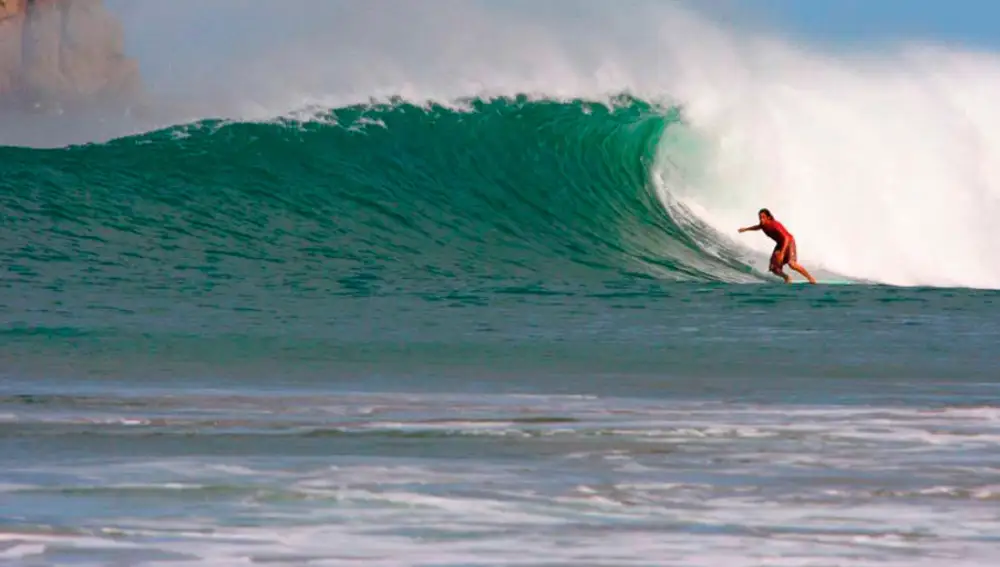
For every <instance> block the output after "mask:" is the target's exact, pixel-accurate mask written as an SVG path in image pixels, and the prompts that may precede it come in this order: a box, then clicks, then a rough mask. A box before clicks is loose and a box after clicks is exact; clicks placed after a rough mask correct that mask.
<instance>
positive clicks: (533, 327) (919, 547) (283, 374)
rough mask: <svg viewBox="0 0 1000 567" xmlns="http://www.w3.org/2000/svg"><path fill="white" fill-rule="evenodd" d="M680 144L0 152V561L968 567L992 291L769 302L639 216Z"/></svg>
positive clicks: (841, 294)
mask: <svg viewBox="0 0 1000 567" xmlns="http://www.w3.org/2000/svg"><path fill="white" fill-rule="evenodd" d="M684 128H685V126H684V120H683V109H670V108H668V109H664V108H661V107H657V106H654V105H650V104H647V103H645V102H643V101H641V100H635V99H629V98H623V99H621V100H619V101H617V104H616V105H613V106H611V107H606V106H603V105H597V104H590V103H586V102H582V101H577V102H554V101H529V100H527V99H514V100H495V101H478V100H472V101H468V102H467V105H466V108H462V109H451V108H446V107H439V106H430V107H416V106H413V105H410V104H406V103H403V102H397V103H392V104H386V105H368V106H358V107H350V108H342V109H335V110H332V111H328V110H322V111H318V112H316V113H315V114H314V115H313V116H312V117H311V118H308V119H296V120H291V119H286V120H278V121H272V122H265V123H261V122H257V123H248V122H242V123H241V122H225V121H205V122H200V123H195V124H187V125H183V126H176V127H172V128H168V129H165V130H159V131H155V132H150V133H146V134H139V135H135V136H131V137H123V138H118V139H115V140H112V141H109V142H105V143H94V144H89V145H81V146H74V147H66V148H58V149H44V150H43V149H28V148H14V147H5V148H2V149H0V160H2V163H3V167H4V175H3V176H2V177H0V210H2V215H3V218H2V225H0V239H2V241H3V243H4V246H3V247H2V249H0V262H2V266H3V270H4V271H3V274H4V275H3V278H2V279H0V316H2V321H3V327H2V330H0V360H2V363H0V565H198V564H205V565H245V564H248V563H250V564H254V563H259V564H271V565H353V564H364V565H435V566H437V565H456V566H457V565H463V566H465V565H574V566H577V565H698V566H702V565H704V566H709V565H711V566H717V565H726V566H730V565H735V566H743V565H747V566H750V565H850V566H854V565H876V564H877V565H900V566H904V565H905V566H913V565H942V566H949V567H950V566H965V565H991V564H992V563H991V561H993V559H994V557H995V550H996V549H997V548H998V547H1000V537H998V535H997V534H1000V512H998V511H997V510H998V507H997V502H998V501H1000V443H998V442H1000V409H998V408H997V396H998V395H1000V382H998V381H997V379H996V376H997V368H998V363H1000V354H998V353H1000V350H998V348H997V345H998V344H1000V323H998V321H1000V292H997V291H995V290H975V289H963V288H954V289H943V288H927V287H925V288H900V287H892V286H887V285H878V284H871V283H861V282H856V283H851V279H850V278H849V277H847V276H844V275H840V274H823V276H824V279H836V280H838V281H845V280H846V281H847V282H848V283H847V284H846V285H818V286H805V285H793V286H786V285H782V284H779V283H778V282H777V280H776V279H774V278H771V277H770V276H768V275H766V274H765V273H762V271H761V268H762V267H763V266H766V258H762V257H759V256H757V255H755V254H753V253H752V252H749V251H747V250H743V249H740V248H738V247H737V246H736V245H734V244H732V243H731V241H730V240H729V239H728V238H726V237H724V236H723V235H719V234H717V233H715V232H714V231H713V230H712V229H711V228H710V227H709V226H708V225H706V224H702V223H700V222H699V221H697V220H695V219H694V217H683V218H681V217H678V216H677V215H678V214H680V213H679V211H678V209H675V208H671V207H666V206H664V203H663V202H662V199H661V197H660V196H659V195H658V193H657V190H656V189H657V188H656V187H655V186H654V184H653V182H652V175H651V168H652V167H653V165H654V162H655V160H657V159H661V158H662V155H661V154H659V153H658V152H659V150H660V149H662V147H663V145H662V144H664V143H665V141H669V142H670V143H671V144H673V145H674V147H677V148H678V153H677V155H675V156H673V157H674V158H675V159H676V160H678V161H679V162H680V160H682V159H684V156H688V155H690V154H689V152H696V151H697V150H698V148H697V141H696V140H694V139H693V138H691V137H690V136H689V133H687V132H685V130H684ZM667 157H668V158H669V157H671V156H667ZM680 165H683V163H681V164H680ZM752 215H753V211H749V212H748V216H749V217H750V218H752ZM800 255H801V260H802V261H803V263H805V264H806V265H807V266H809V260H808V252H807V251H802V250H800Z"/></svg>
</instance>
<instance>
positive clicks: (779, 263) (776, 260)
mask: <svg viewBox="0 0 1000 567" xmlns="http://www.w3.org/2000/svg"><path fill="white" fill-rule="evenodd" d="M780 254H781V245H780V244H779V245H777V246H775V247H774V252H772V253H771V270H780V269H781V268H783V267H784V266H785V265H787V264H788V263H789V262H798V261H799V254H798V251H797V250H796V249H795V239H794V238H792V239H791V242H789V243H788V252H787V253H786V254H785V257H784V258H780V257H779V256H780Z"/></svg>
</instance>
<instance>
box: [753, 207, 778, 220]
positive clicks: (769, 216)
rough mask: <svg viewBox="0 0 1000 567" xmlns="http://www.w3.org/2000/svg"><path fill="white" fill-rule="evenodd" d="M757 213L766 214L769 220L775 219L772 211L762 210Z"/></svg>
mask: <svg viewBox="0 0 1000 567" xmlns="http://www.w3.org/2000/svg"><path fill="white" fill-rule="evenodd" d="M757 213H758V214H760V213H764V214H765V215H767V218H769V219H773V218H774V215H772V214H771V211H769V210H767V209H761V210H759V211H757Z"/></svg>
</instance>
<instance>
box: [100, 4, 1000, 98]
mask: <svg viewBox="0 0 1000 567" xmlns="http://www.w3.org/2000/svg"><path fill="white" fill-rule="evenodd" d="M105 2H106V4H107V5H108V6H109V7H110V8H111V9H112V11H113V12H115V13H117V14H118V15H119V16H120V17H121V20H122V22H123V24H124V28H125V42H126V50H127V52H128V55H129V56H131V57H133V58H135V59H136V60H138V62H139V64H140V67H141V69H142V72H143V76H144V80H145V82H146V83H147V85H150V86H154V87H155V88H154V90H157V89H167V90H174V91H178V92H182V93H188V92H192V91H193V90H194V89H195V87H196V86H197V87H204V86H205V85H208V84H212V83H223V84H227V85H229V86H231V85H233V84H234V79H233V78H232V76H233V75H234V74H239V75H240V78H241V79H247V78H253V79H254V80H255V81H257V82H256V83H254V84H249V83H244V84H243V85H241V86H239V87H236V88H237V89H239V90H242V91H247V90H253V89H257V90H260V89H278V88H279V87H281V86H282V82H283V81H285V82H287V81H292V82H295V81H308V82H311V83H317V82H319V81H320V80H321V76H322V75H323V74H324V73H329V72H330V70H331V69H346V70H348V71H349V72H348V73H346V74H345V76H347V77H348V79H349V80H348V82H350V83H351V85H352V88H355V90H359V91H360V90H364V89H365V87H364V86H363V85H362V83H363V81H355V80H354V77H357V76H361V75H364V78H365V79H371V80H370V81H369V82H370V83H371V84H392V85H399V84H401V83H402V82H406V81H409V80H410V79H411V78H415V76H416V75H418V74H421V72H422V75H421V76H422V77H424V78H426V77H427V76H428V73H430V71H428V70H427V68H431V67H433V72H434V73H436V74H437V75H438V76H441V77H446V76H451V77H452V78H454V77H459V76H461V77H469V78H471V80H480V79H483V78H485V79H486V80H494V79H495V78H496V77H497V76H499V75H500V74H501V73H502V72H503V71H504V70H511V69H513V70H515V72H519V71H518V70H520V69H527V68H530V67H532V66H537V67H539V68H542V67H544V59H545V57H547V56H550V55H547V54H546V50H545V47H546V46H547V45H549V44H552V43H553V42H556V43H559V44H560V45H562V46H564V47H567V49H568V51H569V52H570V53H571V54H572V55H573V56H574V57H575V56H577V55H579V54H583V55H579V56H580V57H588V56H589V57H590V59H591V61H597V60H599V59H601V58H603V57H608V58H610V57H614V56H617V57H618V58H619V59H618V60H619V61H620V62H625V63H626V64H629V65H636V64H638V63H639V62H640V60H644V61H645V62H647V63H649V64H650V65H651V66H653V67H656V66H660V60H658V59H657V55H658V53H657V51H662V49H661V48H660V47H659V46H657V45H655V44H656V42H658V41H660V40H669V39H670V37H668V36H670V35H671V34H675V33H676V29H677V28H676V27H675V28H674V30H675V31H664V29H659V28H657V27H656V22H652V21H651V20H656V19H658V18H660V19H662V18H665V17H667V16H664V15H663V14H666V13H668V12H669V10H664V9H663V8H664V7H665V6H671V5H673V6H676V5H686V6H688V7H693V8H695V9H696V10H697V11H700V12H705V13H708V14H709V15H710V16H711V17H712V18H713V19H716V20H719V21H722V22H725V23H727V24H729V25H730V26H731V27H733V28H736V29H749V30H756V31H762V32H764V35H765V36H768V37H770V36H772V35H774V34H775V33H777V34H778V35H780V36H784V37H785V38H786V39H792V40H794V42H795V43H797V44H817V45H820V46H824V47H828V46H830V45H833V46H834V49H835V50H836V49H837V46H840V45H846V46H858V45H860V46H862V51H863V52H864V53H865V54H866V55H867V49H864V48H865V47H866V46H867V45H869V44H885V43H888V44H890V46H891V44H894V43H896V42H900V41H903V42H907V43H909V42H918V43H919V42H930V43H937V44H940V43H946V44H951V45H956V44H957V45H959V46H962V47H964V48H971V49H974V50H986V51H998V52H1000V2H997V1H996V0H549V1H545V2H539V1H538V0H422V1H417V0H413V1H412V2H399V1H396V0H363V1H362V0H282V2H280V3H278V2H261V1H260V0H207V1H206V0H170V1H164V0H105ZM682 28H683V25H682ZM680 31H681V33H689V34H693V35H690V40H689V41H690V42H702V41H703V38H704V36H701V35H698V34H699V33H700V32H697V31H690V30H686V29H681V30H680ZM532 46H539V47H540V49H535V50H533V51H532V50H531V47H532ZM295 50H298V51H295ZM529 51H530V53H527V52H529ZM282 52H294V54H295V55H294V58H293V57H291V56H289V55H288V53H282ZM362 52H364V53H366V54H367V55H366V56H360V57H359V56H355V55H356V54H359V53H362ZM552 52H553V50H551V49H550V50H548V53H550V54H551V53H552ZM587 53H589V54H590V55H586V54H587ZM372 54H374V55H373V56H372ZM613 54H614V55H613ZM281 57H285V58H284V59H283V60H281V61H279V59H280V58H281ZM550 57H551V56H550ZM476 61H489V62H492V63H490V64H484V65H479V66H478V67H476V65H475V62H476ZM497 61H499V62H500V64H497V63H496V62H497ZM559 65H560V63H559V62H553V63H552V65H550V67H551V68H552V69H555V70H557V71H558V69H559V68H560V67H559ZM268 67H269V69H266V68H268ZM237 68H239V70H238V71H234V69H237ZM274 70H277V71H278V72H277V73H275V72H274ZM223 71H228V73H224V72H223ZM351 73H353V75H351ZM390 75H391V76H390ZM304 77H308V79H305V78H304ZM415 80H416V79H415ZM418 82H419V81H418ZM424 82H425V83H426V82H427V81H424ZM566 84H569V83H568V82H566ZM313 90H316V89H313Z"/></svg>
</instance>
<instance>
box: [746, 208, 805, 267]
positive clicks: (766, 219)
mask: <svg viewBox="0 0 1000 567" xmlns="http://www.w3.org/2000/svg"><path fill="white" fill-rule="evenodd" d="M757 218H758V219H760V223H759V224H756V225H754V226H748V227H744V228H741V229H740V233H743V232H747V231H750V230H763V231H764V234H766V235H767V236H768V237H770V238H771V240H773V241H774V242H775V246H774V252H772V253H771V268H770V270H771V273H772V274H775V275H778V276H781V278H782V279H783V280H785V283H792V278H791V277H789V276H788V274H786V273H785V271H784V270H783V268H784V266H785V265H786V264H787V265H788V267H789V268H791V269H793V270H795V271H796V272H798V273H800V274H802V275H803V276H805V277H806V279H807V280H809V283H816V280H815V278H813V277H812V276H811V275H809V272H807V271H806V269H805V268H803V267H802V266H801V265H799V258H798V253H797V252H796V250H795V237H794V236H792V233H790V232H788V230H787V229H786V228H785V227H784V226H783V225H782V224H781V223H780V222H778V221H776V220H775V219H774V215H772V214H771V211H769V210H767V209H761V210H760V211H759V212H758V213H757Z"/></svg>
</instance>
